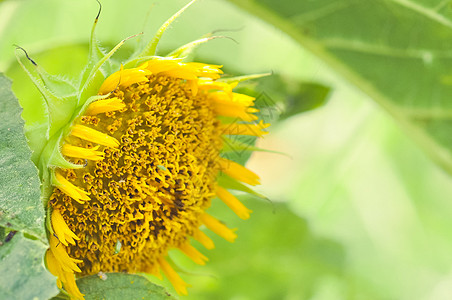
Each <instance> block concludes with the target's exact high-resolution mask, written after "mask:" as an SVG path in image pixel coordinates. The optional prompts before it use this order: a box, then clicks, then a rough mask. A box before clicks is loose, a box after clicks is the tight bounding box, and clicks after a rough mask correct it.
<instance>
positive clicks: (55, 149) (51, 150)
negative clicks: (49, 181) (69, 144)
mask: <svg viewBox="0 0 452 300" xmlns="http://www.w3.org/2000/svg"><path fill="white" fill-rule="evenodd" d="M67 127H69V126H67ZM68 131H69V129H68V128H66V130H61V131H60V132H59V134H55V135H54V136H52V137H51V138H50V140H49V141H48V142H47V145H46V147H45V148H44V150H43V151H42V154H41V160H40V165H39V167H40V169H41V172H44V170H46V169H48V168H62V169H78V168H82V167H83V166H81V165H77V164H73V163H71V162H69V161H67V160H66V159H65V158H64V156H63V154H62V153H61V151H60V145H61V140H62V138H63V136H66V135H67V133H68Z"/></svg>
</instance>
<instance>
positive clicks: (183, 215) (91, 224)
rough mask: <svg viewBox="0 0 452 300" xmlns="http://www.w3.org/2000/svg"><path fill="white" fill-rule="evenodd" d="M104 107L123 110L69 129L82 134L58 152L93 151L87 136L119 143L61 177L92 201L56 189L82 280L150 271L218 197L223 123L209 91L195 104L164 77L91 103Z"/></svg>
mask: <svg viewBox="0 0 452 300" xmlns="http://www.w3.org/2000/svg"><path fill="white" fill-rule="evenodd" d="M109 99H119V100H120V101H121V102H122V103H124V105H123V106H120V107H121V109H119V110H116V111H109V112H100V113H97V114H94V115H84V116H82V117H81V118H79V119H78V120H77V121H76V124H75V125H74V126H73V127H74V128H82V129H85V131H83V130H80V132H76V133H75V134H74V131H73V132H72V134H71V135H70V136H69V137H68V138H67V139H66V144H65V145H63V153H64V154H65V155H71V153H73V149H71V148H69V149H68V147H67V146H66V145H68V146H70V147H73V148H75V147H79V148H84V149H89V150H92V149H94V147H95V146H97V143H96V138H97V137H95V136H94V135H91V134H90V132H89V130H88V129H94V130H95V131H97V132H100V133H104V134H105V135H108V136H110V137H113V138H114V139H115V140H116V141H118V142H119V145H117V146H116V147H108V146H101V147H102V148H100V149H96V150H95V151H97V152H98V153H99V154H98V158H99V159H95V160H88V159H87V160H86V162H85V160H84V159H83V160H81V159H78V160H77V159H75V160H74V159H73V162H75V163H78V164H84V167H83V168H80V169H68V170H61V171H60V172H59V174H61V175H62V176H63V177H64V179H65V180H67V181H68V183H69V184H71V185H73V186H74V187H77V188H79V189H81V190H83V191H85V192H86V195H88V197H89V198H90V200H89V201H83V200H82V201H74V199H72V198H73V197H70V196H69V195H68V193H65V192H64V191H63V189H62V188H61V187H60V188H55V190H54V193H53V195H52V196H51V205H52V206H53V207H54V209H56V210H58V211H59V212H60V213H61V215H62V216H63V218H64V220H65V222H66V223H67V225H68V226H69V228H70V230H71V231H72V232H74V233H75V234H76V235H77V236H78V237H79V238H80V240H79V241H78V242H77V244H76V245H70V246H69V247H68V250H69V255H70V256H71V257H73V258H76V259H80V260H82V261H83V262H82V263H80V264H79V267H80V269H81V271H82V274H95V273H98V272H99V271H103V272H112V271H114V272H122V271H127V272H149V271H152V270H153V269H154V268H155V266H156V265H157V264H158V263H157V262H158V259H159V258H160V257H162V256H164V255H166V252H167V250H168V249H170V248H174V247H180V246H182V245H183V244H185V243H186V242H187V239H188V237H189V236H193V235H194V232H195V231H196V230H198V227H199V226H200V224H201V221H200V220H201V219H200V216H201V215H202V214H203V213H204V210H205V209H206V208H207V207H208V206H209V205H210V199H211V198H212V197H213V196H214V195H215V180H216V177H217V173H218V170H219V154H220V150H221V148H222V140H221V131H220V126H219V121H218V120H217V118H216V114H215V112H214V106H213V103H212V102H211V101H209V99H208V97H207V94H206V92H199V93H197V94H196V96H195V95H194V92H193V90H192V89H191V88H190V86H189V84H188V83H187V82H185V80H181V79H177V78H174V77H169V76H165V75H148V76H147V81H145V82H139V83H133V84H131V85H120V86H119V87H118V88H117V89H116V90H115V91H114V92H113V93H112V94H111V95H110V96H109V97H108V98H107V99H106V100H98V101H97V102H107V101H108V100H109ZM93 104H96V102H94V103H93ZM93 104H92V107H93V106H94V105H93ZM100 105H102V103H100ZM100 105H98V107H99V106H100ZM95 108H96V107H94V108H92V109H91V111H93V110H95ZM94 112H96V111H94ZM87 113H89V114H92V113H90V110H88V111H87ZM112 141H113V139H112ZM97 142H98V143H99V142H101V141H99V140H97ZM65 146H66V147H65ZM74 146H75V147H74ZM112 146H114V144H113V145H112ZM77 149H78V148H77ZM71 151H72V152H71ZM81 151H83V150H81ZM86 152H88V150H86ZM73 156H76V155H73ZM69 184H67V186H68V187H70V185H69Z"/></svg>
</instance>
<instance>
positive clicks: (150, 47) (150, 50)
mask: <svg viewBox="0 0 452 300" xmlns="http://www.w3.org/2000/svg"><path fill="white" fill-rule="evenodd" d="M195 1H196V0H192V1H190V2H189V3H188V4H187V5H185V6H184V7H182V8H181V9H180V10H179V11H178V12H176V13H175V14H174V15H172V16H171V17H170V18H169V19H168V20H166V22H165V23H163V25H162V26H161V27H160V28H159V29H158V30H157V32H156V33H155V35H154V37H153V38H152V40H151V41H150V42H149V43H148V44H147V45H146V47H145V48H144V50H143V51H142V52H141V53H140V54H138V58H140V57H143V56H153V55H155V54H156V50H157V45H158V43H159V41H160V39H161V38H162V36H163V34H164V33H165V31H166V29H168V27H169V26H170V25H171V23H173V22H174V20H176V19H177V18H178V17H179V16H180V15H181V14H182V13H183V12H184V11H185V10H186V9H187V8H189V7H190V6H191V5H192V4H193V3H194V2H195Z"/></svg>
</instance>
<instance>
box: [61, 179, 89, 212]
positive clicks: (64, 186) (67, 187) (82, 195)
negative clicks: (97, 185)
mask: <svg viewBox="0 0 452 300" xmlns="http://www.w3.org/2000/svg"><path fill="white" fill-rule="evenodd" d="M55 179H56V180H57V182H56V184H55V185H56V187H58V188H59V189H60V190H61V191H63V193H65V194H66V195H68V196H69V197H71V198H72V199H74V200H75V201H77V202H79V203H82V204H83V203H85V201H87V200H90V198H89V197H88V193H87V192H85V191H84V190H82V189H80V188H78V187H76V186H75V185H73V184H72V183H70V182H69V181H68V180H67V179H66V178H64V176H63V175H61V174H60V173H58V172H55Z"/></svg>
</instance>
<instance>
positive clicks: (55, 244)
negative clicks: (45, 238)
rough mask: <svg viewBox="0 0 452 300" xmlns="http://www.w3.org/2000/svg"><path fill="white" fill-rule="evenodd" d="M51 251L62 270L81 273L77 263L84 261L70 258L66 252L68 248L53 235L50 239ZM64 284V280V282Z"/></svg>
mask: <svg viewBox="0 0 452 300" xmlns="http://www.w3.org/2000/svg"><path fill="white" fill-rule="evenodd" d="M49 243H50V250H51V251H52V253H53V255H54V256H55V258H56V260H57V261H58V263H59V264H60V266H61V269H62V270H63V271H66V272H73V271H76V272H81V270H80V268H79V267H78V266H77V263H81V262H82V261H81V260H79V259H74V258H71V257H69V255H68V254H67V252H66V248H65V247H64V245H63V244H62V243H60V241H58V239H57V238H56V237H54V236H53V235H51V236H50V238H49ZM63 282H64V280H63Z"/></svg>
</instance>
